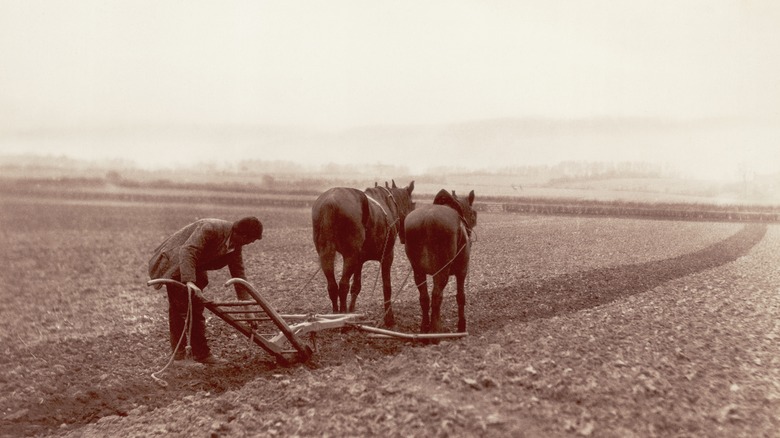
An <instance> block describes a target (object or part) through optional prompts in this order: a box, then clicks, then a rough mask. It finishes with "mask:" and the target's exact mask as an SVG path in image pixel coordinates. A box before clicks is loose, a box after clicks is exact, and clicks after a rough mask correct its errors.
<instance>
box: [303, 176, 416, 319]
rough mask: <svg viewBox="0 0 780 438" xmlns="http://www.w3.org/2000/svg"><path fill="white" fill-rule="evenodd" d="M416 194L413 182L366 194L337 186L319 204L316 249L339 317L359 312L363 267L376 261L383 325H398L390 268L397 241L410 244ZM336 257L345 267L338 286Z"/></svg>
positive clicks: (315, 209) (314, 220) (315, 213)
mask: <svg viewBox="0 0 780 438" xmlns="http://www.w3.org/2000/svg"><path fill="white" fill-rule="evenodd" d="M412 190H414V181H412V182H411V183H410V184H409V185H408V186H407V187H404V188H399V187H397V186H396V185H395V181H393V185H392V187H390V186H388V185H387V183H385V187H381V186H376V185H375V186H374V187H371V188H367V189H366V190H365V191H362V192H361V191H360V190H357V189H352V188H346V187H335V188H332V189H329V190H327V191H326V192H325V193H323V194H322V195H320V196H319V197H318V198H317V200H316V201H314V205H313V206H312V209H311V218H312V228H313V230H312V231H313V237H314V246H315V248H316V249H317V254H318V255H319V257H320V266H321V267H322V272H323V273H324V274H325V278H326V279H327V281H328V295H329V296H330V301H331V303H332V304H333V312H334V313H337V312H341V313H343V312H347V311H348V312H354V310H355V300H357V296H358V294H359V293H360V288H361V276H362V271H363V264H364V263H365V262H366V261H369V260H377V261H379V262H380V266H381V271H382V291H383V293H384V308H385V318H384V322H385V325H386V326H388V327H392V326H394V325H395V318H394V316H393V309H392V306H391V302H390V299H391V296H392V289H391V286H390V268H391V266H392V264H393V247H394V245H395V238H396V236H399V238H400V239H401V243H404V241H405V238H404V221H405V219H406V215H407V214H409V212H410V211H412V209H413V208H414V203H413V202H412ZM336 253H339V254H341V256H342V259H343V263H344V264H343V269H342V272H341V279H340V281H339V282H338V283H336V275H335V271H334V264H335V261H336ZM350 279H352V286H351V287H350ZM347 292H349V293H350V295H351V296H352V297H351V300H350V303H349V307H347V305H346V304H347Z"/></svg>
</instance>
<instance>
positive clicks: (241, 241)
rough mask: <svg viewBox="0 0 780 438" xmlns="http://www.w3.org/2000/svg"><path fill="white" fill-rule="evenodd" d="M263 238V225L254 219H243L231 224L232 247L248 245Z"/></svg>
mask: <svg viewBox="0 0 780 438" xmlns="http://www.w3.org/2000/svg"><path fill="white" fill-rule="evenodd" d="M262 238H263V224H262V223H261V222H260V220H259V219H258V218H256V217H251V216H250V217H245V218H242V219H239V220H237V221H235V222H233V231H232V232H231V239H230V240H231V241H232V244H233V245H234V246H242V245H248V244H250V243H252V242H254V241H255V240H260V239H262Z"/></svg>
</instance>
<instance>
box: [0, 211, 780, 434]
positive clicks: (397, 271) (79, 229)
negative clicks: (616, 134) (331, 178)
mask: <svg viewBox="0 0 780 438" xmlns="http://www.w3.org/2000/svg"><path fill="white" fill-rule="evenodd" d="M245 215H256V216H258V217H259V218H260V219H261V220H262V221H263V223H264V226H265V231H264V238H263V240H261V241H259V242H256V243H254V244H252V245H250V246H248V247H247V248H246V249H245V257H246V260H245V263H246V266H247V274H248V280H249V281H250V282H251V283H252V284H253V285H254V286H255V287H256V288H257V289H258V291H259V292H260V293H262V294H264V295H265V296H266V297H267V298H268V299H269V300H270V301H271V302H272V303H273V304H274V306H275V307H276V309H277V310H279V311H280V312H283V313H327V312H329V311H330V301H329V299H328V298H327V292H326V290H325V282H324V278H323V277H322V274H321V273H318V272H317V268H318V265H317V258H316V253H315V251H314V246H313V243H312V242H311V226H310V212H309V210H308V209H289V208H276V209H275V208H264V207H241V206H224V205H221V206H210V205H194V206H193V205H190V206H187V205H178V204H169V205H154V204H140V203H139V204H134V203H124V204H123V203H107V202H93V203H79V202H59V201H52V200H34V199H30V200H23V199H13V200H12V199H5V200H0V245H2V248H3V251H2V252H0V266H2V268H0V299H1V301H0V348H2V356H0V436H25V435H39V436H73V437H76V436H154V435H159V436H241V435H246V434H250V435H263V436H365V435H378V436H426V437H427V436H620V437H626V436H756V435H757V436H777V430H780V318H778V315H780V296H779V295H780V273H779V272H778V269H780V268H779V267H780V228H778V226H777V225H769V226H766V225H762V224H748V225H744V224H736V223H712V222H709V223H708V222H675V221H661V220H637V219H610V218H578V217H555V216H526V215H519V214H509V213H488V212H482V213H480V215H479V222H478V225H477V227H476V229H475V231H476V241H475V242H474V246H473V252H472V262H471V269H470V275H469V279H468V282H467V287H466V295H467V306H466V317H467V330H468V332H469V336H468V337H467V338H464V339H461V340H452V341H443V342H441V343H440V344H438V345H420V344H413V343H407V342H404V341H397V340H381V339H374V338H369V337H368V336H367V335H366V334H364V333H362V332H358V331H355V330H331V331H326V332H320V333H319V334H318V335H317V337H316V341H317V342H316V346H317V352H316V353H315V355H314V357H313V359H312V361H311V362H310V363H308V364H306V365H297V366H292V367H287V368H285V367H280V366H278V365H277V364H276V363H275V362H274V361H273V359H272V358H271V357H270V356H268V355H266V354H265V353H264V352H263V351H262V350H261V349H260V348H258V347H256V346H254V345H253V344H248V342H247V340H246V339H244V338H242V337H240V335H239V334H238V333H237V332H235V331H234V330H233V329H232V328H230V327H229V326H228V325H227V324H225V323H224V322H223V321H221V320H219V319H218V318H216V317H213V316H212V315H210V314H209V313H208V312H207V317H209V316H211V318H210V320H209V322H208V329H207V330H208V336H209V338H210V340H211V341H210V345H211V347H212V350H213V351H214V352H215V353H216V354H218V355H220V356H222V357H224V358H226V359H228V360H229V364H228V365H225V366H216V367H206V366H202V365H195V364H186V365H181V364H178V363H177V364H174V365H172V366H171V367H169V368H167V369H166V370H165V371H164V372H162V373H160V377H161V378H162V379H164V381H165V382H166V383H167V385H168V386H167V387H163V386H161V385H159V384H158V383H156V382H155V381H154V380H153V379H152V377H151V374H152V373H154V372H156V371H159V370H161V369H163V367H165V365H166V363H167V362H168V349H169V344H168V331H167V324H168V323H167V300H166V298H165V294H164V292H162V291H158V290H155V289H153V288H149V287H147V286H146V285H145V283H146V281H147V280H148V278H147V274H146V263H147V260H148V257H149V255H150V253H151V251H152V250H153V249H154V248H155V247H156V246H157V245H158V244H159V243H160V242H161V241H162V240H163V239H164V238H165V237H167V236H168V235H169V234H171V233H172V232H174V231H175V230H177V229H178V228H180V227H182V226H183V225H185V224H187V223H189V222H190V221H192V220H195V219H197V218H202V217H220V218H223V219H236V218H239V217H242V216H245ZM409 270H410V268H409V263H408V261H407V260H406V256H405V254H404V252H403V247H402V246H401V245H400V244H397V245H396V252H395V264H394V274H393V282H394V293H395V296H394V299H395V303H394V310H395V312H396V322H397V324H398V326H397V327H396V329H397V330H399V331H404V332H417V331H418V329H419V323H420V311H419V304H418V294H417V291H416V290H414V288H413V286H412V284H411V283H412V281H411V279H408V280H407V281H404V280H405V279H406V278H407V275H408V274H409ZM377 277H378V263H376V262H369V263H367V264H366V266H365V267H364V276H363V292H362V293H361V295H360V297H359V298H358V311H360V312H363V313H365V314H367V316H368V318H369V319H372V320H375V321H377V322H379V321H381V307H382V306H381V280H379V281H376V285H375V280H377ZM210 278H211V283H210V285H209V287H208V288H207V289H206V291H205V292H206V294H207V296H210V297H214V298H216V299H231V298H232V297H233V291H232V289H226V288H224V287H223V286H222V285H223V283H224V282H225V281H226V280H227V279H228V275H227V270H226V269H225V270H224V272H218V273H212V275H211V276H210ZM450 283H451V284H450V285H449V286H448V288H447V289H446V290H445V300H444V304H443V307H442V311H443V314H444V318H443V325H444V327H445V328H447V329H448V330H453V331H454V329H455V326H456V322H457V321H456V320H457V317H456V306H455V298H454V280H451V281H450ZM402 284H403V286H404V287H403V289H401V286H402ZM163 290H164V289H163Z"/></svg>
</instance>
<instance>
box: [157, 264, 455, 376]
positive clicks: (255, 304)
mask: <svg viewBox="0 0 780 438" xmlns="http://www.w3.org/2000/svg"><path fill="white" fill-rule="evenodd" d="M146 284H147V285H148V286H156V285H162V284H175V285H178V286H180V287H182V288H184V289H186V288H187V286H186V285H185V284H183V283H181V282H179V281H176V280H171V279H155V280H149V281H148V282H147V283H146ZM235 284H240V285H242V286H244V288H245V290H246V291H247V292H248V294H249V296H250V298H251V299H249V300H231V301H208V300H206V301H203V305H204V307H205V308H206V309H208V310H209V311H210V312H211V313H213V314H214V315H216V316H217V317H219V318H220V319H222V320H223V321H225V322H226V323H227V324H228V325H229V326H231V327H233V328H234V329H235V330H236V331H238V332H239V333H241V334H242V335H243V336H244V337H246V338H248V339H249V341H250V342H252V343H254V344H255V345H257V346H258V347H260V348H261V349H262V350H263V351H265V352H266V353H268V354H269V355H271V356H272V357H274V358H275V359H276V362H277V363H278V364H280V365H283V366H289V365H292V364H295V363H305V362H307V361H309V360H310V359H311V357H312V356H313V354H314V353H315V351H316V344H315V335H316V333H317V332H319V331H323V330H331V329H343V328H353V329H356V330H361V331H364V332H367V333H369V337H372V338H380V339H397V340H405V341H430V340H441V339H452V338H461V337H464V336H468V333H402V332H396V331H393V330H387V329H383V328H379V327H375V326H372V325H370V324H368V321H366V320H365V315H364V314H362V313H342V314H338V313H335V314H284V313H280V312H278V311H277V310H276V309H274V307H273V306H272V305H271V303H270V302H269V301H268V300H266V299H265V298H264V297H263V296H262V295H261V294H260V293H259V292H258V291H257V289H256V288H255V287H254V286H253V285H252V284H251V283H249V282H248V281H246V280H244V279H241V278H231V279H230V280H228V281H227V282H225V287H230V286H233V285H235ZM269 332H270V333H269Z"/></svg>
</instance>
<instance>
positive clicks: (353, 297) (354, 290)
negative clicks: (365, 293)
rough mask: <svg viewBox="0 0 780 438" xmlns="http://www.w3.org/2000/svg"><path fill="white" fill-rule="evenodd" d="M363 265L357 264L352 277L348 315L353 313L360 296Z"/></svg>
mask: <svg viewBox="0 0 780 438" xmlns="http://www.w3.org/2000/svg"><path fill="white" fill-rule="evenodd" d="M362 278H363V263H360V264H358V266H357V268H355V274H354V275H353V276H352V286H351V287H350V288H349V296H350V299H349V313H352V312H354V311H355V302H356V301H357V297H358V295H359V294H360V289H361V288H362V287H363V283H362Z"/></svg>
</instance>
